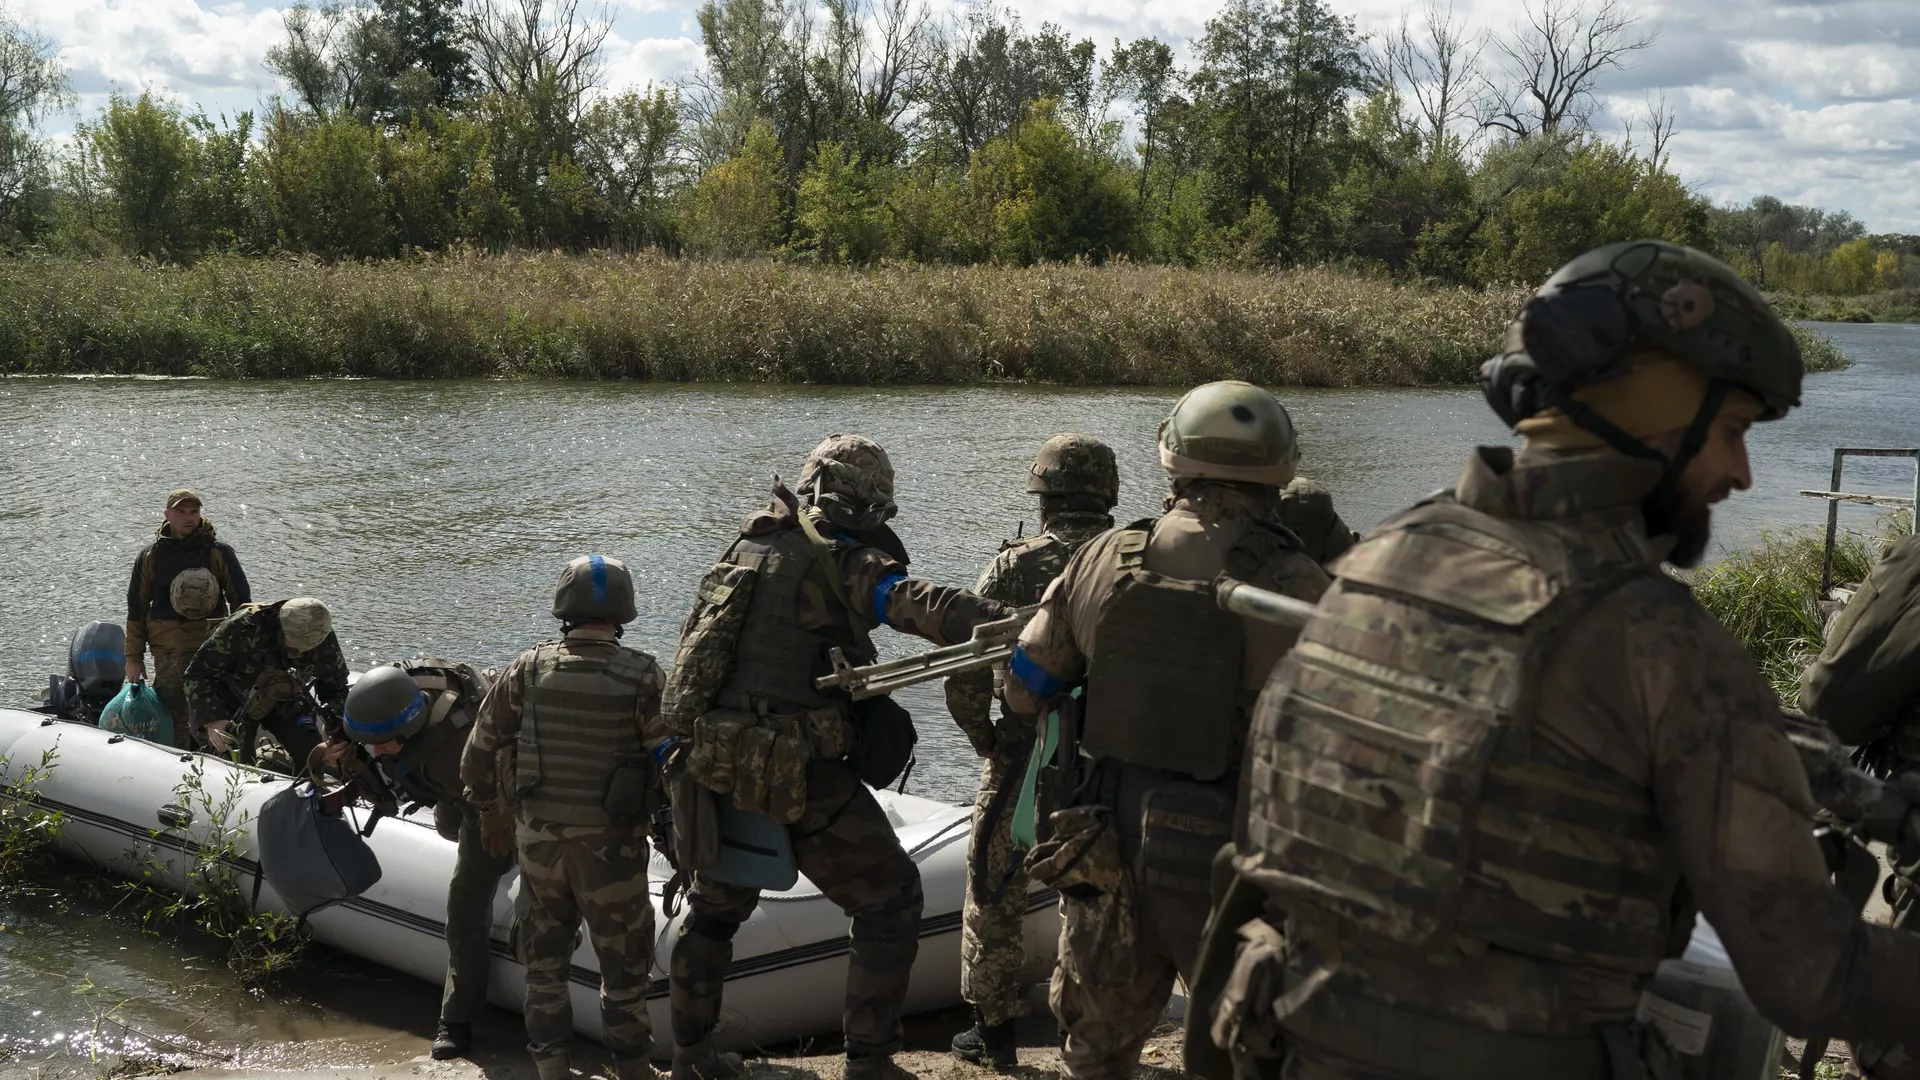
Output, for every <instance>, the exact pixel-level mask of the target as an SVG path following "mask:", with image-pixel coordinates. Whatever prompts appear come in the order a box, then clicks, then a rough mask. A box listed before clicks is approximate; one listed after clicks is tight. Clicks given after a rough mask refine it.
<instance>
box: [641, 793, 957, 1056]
mask: <svg viewBox="0 0 1920 1080" xmlns="http://www.w3.org/2000/svg"><path fill="white" fill-rule="evenodd" d="M788 832H789V834H790V835H791V836H792V838H793V853H794V858H795V860H796V861H797V862H798V863H799V864H800V872H801V873H802V874H805V875H806V876H807V880H808V881H811V882H812V883H813V885H814V887H815V888H818V889H819V890H820V891H821V892H822V893H824V894H826V897H827V899H829V900H832V901H833V902H834V903H835V904H838V905H839V906H840V909H841V910H842V911H845V912H846V913H847V914H848V915H849V916H851V917H852V919H853V931H852V935H851V942H850V944H849V946H848V950H849V952H848V957H847V988H846V1008H845V1017H844V1028H845V1033H846V1045H847V1050H848V1051H849V1052H853V1053H874V1054H892V1053H895V1052H897V1051H898V1050H899V1049H900V1046H901V1042H902V1032H901V1028H900V1006H901V1002H902V1001H903V1000H904V999H905V998H906V995H907V979H908V976H909V975H910V974H911V972H912V970H913V961H914V957H915V956H916V955H918V953H919V951H920V909H921V907H922V906H923V904H924V899H923V897H922V895H921V892H920V868H919V867H918V866H917V865H915V864H914V861H913V859H912V858H911V857H909V856H908V855H907V853H906V850H905V849H904V848H902V847H901V846H900V839H899V837H898V836H896V835H895V834H894V831H893V825H892V823H890V822H889V821H888V820H887V814H886V811H885V810H883V809H881V807H880V803H879V801H878V800H876V799H875V798H874V797H873V792H872V791H871V790H869V789H868V788H867V787H866V785H864V784H862V783H860V781H858V780H856V779H854V776H853V772H852V770H850V769H849V768H848V767H847V764H846V762H844V761H838V760H834V761H824V760H816V761H813V762H810V763H809V764H808V766H807V806H806V812H805V813H804V814H803V815H802V816H801V818H800V820H799V821H797V822H795V823H794V824H792V825H790V826H788ZM759 903H760V891H759V890H758V889H752V888H745V887H742V886H739V885H727V884H722V883H720V882H717V881H709V880H707V879H705V878H703V877H699V876H696V877H695V879H694V885H693V890H692V895H691V899H690V901H689V908H690V911H689V913H688V916H687V919H686V921H685V922H684V923H683V924H682V925H681V928H680V936H679V938H678V940H676V941H675V943H674V947H673V962H672V981H671V985H672V1000H673V1038H674V1041H675V1042H676V1043H678V1044H679V1045H681V1046H699V1045H701V1044H704V1043H705V1042H706V1041H707V1040H708V1038H709V1037H710V1036H711V1035H712V1033H713V1029H714V1027H715V1026H717V1025H718V1023H719V1021H720V1009H721V999H722V990H723V987H724V985H725V980H726V975H727V968H728V966H729V965H730V964H732V962H733V935H734V933H735V932H736V931H737V930H739V928H740V924H742V923H744V922H746V921H747V919H748V918H749V917H751V916H752V915H753V910H754V908H755V907H757V906H758V905H759Z"/></svg>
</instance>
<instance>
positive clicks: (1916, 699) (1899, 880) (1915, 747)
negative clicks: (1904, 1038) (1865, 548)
mask: <svg viewBox="0 0 1920 1080" xmlns="http://www.w3.org/2000/svg"><path fill="white" fill-rule="evenodd" d="M1916 605H1920V536H1909V537H1906V538H1904V539H1902V540H1900V541H1899V542H1898V543H1896V544H1894V545H1893V547H1892V548H1891V549H1890V550H1889V551H1888V552H1887V556H1886V558H1885V559H1883V560H1881V562H1880V563H1878V564H1877V565H1876V566H1874V568H1873V571H1872V573H1871V574H1869V575H1868V577H1867V580H1866V581H1865V582H1864V583H1863V584H1862V585H1861V586H1860V589H1859V591H1858V592H1856V593H1855V594H1854V596H1853V599H1852V600H1850V601H1848V603H1847V606H1846V608H1845V610H1843V611H1842V612H1841V613H1840V617H1839V618H1838V619H1837V620H1835V622H1834V624H1833V627H1832V629H1831V631H1830V632H1829V633H1828V634H1827V644H1826V648H1824V649H1823V650H1822V651H1821V653H1820V659H1819V662H1817V663H1815V664H1814V665H1813V666H1812V667H1811V668H1809V669H1807V673H1806V677H1805V679H1804V680H1803V682H1802V684H1801V687H1800V708H1801V709H1802V710H1803V711H1805V712H1806V713H1807V714H1808V715H1809V716H1814V717H1817V718H1819V719H1820V720H1823V721H1825V722H1826V724H1827V725H1828V727H1830V728H1831V729H1832V730H1833V733H1834V735H1835V736H1836V737H1837V738H1838V739H1839V740H1840V741H1841V742H1843V743H1846V744H1847V745H1849V746H1863V747H1864V746H1869V745H1871V746H1872V747H1873V751H1874V755H1873V756H1874V757H1875V758H1876V759H1877V764H1878V766H1879V768H1878V769H1877V770H1876V771H1878V772H1881V773H1882V774H1884V775H1886V776H1887V777H1888V778H1889V779H1896V780H1897V778H1898V777H1900V776H1901V775H1902V774H1906V773H1914V772H1920V711H1916V709H1917V708H1920V617H1917V615H1920V613H1917V612H1916ZM1887 854H1888V862H1890V863H1891V864H1892V865H1893V870H1894V875H1895V876H1894V877H1893V879H1892V880H1891V882H1890V884H1889V897H1890V899H1891V901H1892V902H1891V904H1890V905H1889V906H1890V908H1891V918H1890V920H1889V924H1890V925H1892V926H1895V927H1898V928H1901V929H1904V930H1908V931H1913V930H1915V929H1917V928H1920V916H1916V911H1920V903H1916V900H1920V848H1916V846H1915V845H1913V844H1912V843H1907V844H1894V845H1891V846H1890V847H1889V850H1888V853H1887ZM1853 1054H1854V1060H1855V1063H1856V1065H1857V1066H1858V1067H1860V1068H1862V1069H1864V1070H1865V1072H1866V1075H1869V1076H1872V1077H1875V1078H1876V1080H1906V1078H1909V1077H1920V1062H1916V1061H1915V1060H1914V1059H1913V1058H1912V1057H1911V1056H1910V1055H1909V1053H1908V1052H1907V1050H1905V1049H1903V1048H1901V1047H1889V1046H1884V1045H1880V1044H1873V1043H1868V1044H1856V1045H1855V1046H1854V1047H1853Z"/></svg>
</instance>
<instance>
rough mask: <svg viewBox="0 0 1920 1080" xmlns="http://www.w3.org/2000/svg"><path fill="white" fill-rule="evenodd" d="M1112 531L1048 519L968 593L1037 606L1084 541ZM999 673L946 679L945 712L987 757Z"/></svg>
mask: <svg viewBox="0 0 1920 1080" xmlns="http://www.w3.org/2000/svg"><path fill="white" fill-rule="evenodd" d="M1111 528H1113V518H1111V517H1109V516H1107V515H1106V514H1089V513H1066V514H1055V515H1054V516H1052V517H1050V518H1048V519H1047V520H1046V522H1045V525H1044V527H1043V528H1042V531H1041V532H1040V533H1039V535H1037V536H1033V537H1029V538H1027V539H1023V540H1008V541H1007V542H1006V543H1004V544H1002V545H1000V553H999V554H997V555H995V556H994V557H993V561H992V562H991V563H988V564H987V569H986V570H985V572H983V573H982V574H981V575H980V582H979V584H977V585H975V586H974V587H973V591H974V592H976V593H979V594H980V595H981V596H984V597H986V598H987V599H989V600H998V601H999V602H1001V603H1003V604H1006V605H1007V606H1008V607H1025V606H1027V605H1029V604H1037V603H1039V602H1040V595H1041V594H1042V593H1044V592H1046V590H1047V586H1048V585H1051V584H1052V583H1053V579H1054V578H1057V577H1059V576H1060V572H1061V571H1062V570H1065V569H1066V568H1067V561H1068V560H1070V559H1072V558H1073V553H1074V552H1076V551H1079V550H1080V548H1081V547H1082V546H1083V545H1085V544H1086V542H1087V541H1089V540H1091V539H1093V538H1094V537H1096V536H1099V535H1100V534H1101V533H1103V532H1106V531H1107V530H1108V529H1111ZM1003 671H1004V669H999V670H992V671H989V670H986V669H984V668H983V669H981V670H979V671H969V672H967V673H965V674H962V675H955V676H953V677H952V678H950V679H948V680H947V687H946V689H947V711H948V712H949V713H951V714H952V716H953V720H954V723H956V724H959V725H960V730H961V731H963V732H965V733H966V736H967V739H968V741H970V742H972V743H973V748H974V751H975V752H976V753H979V754H980V755H981V756H983V757H985V756H989V755H991V754H992V752H993V751H994V750H995V749H996V748H997V745H998V741H997V737H996V732H995V729H994V725H993V698H994V693H995V689H996V684H997V683H998V682H1000V681H1001V680H1002V679H1003V678H1004V674H1003Z"/></svg>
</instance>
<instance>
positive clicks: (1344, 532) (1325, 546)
mask: <svg viewBox="0 0 1920 1080" xmlns="http://www.w3.org/2000/svg"><path fill="white" fill-rule="evenodd" d="M1280 524H1282V525H1285V526H1286V527H1287V528H1289V529H1291V530H1292V531H1293V535H1295V536H1297V537H1299V538H1300V545H1301V546H1300V549H1301V550H1302V551H1304V552H1306V553H1307V557H1308V558H1311V559H1312V560H1313V561H1314V562H1317V563H1319V564H1320V565H1321V566H1325V565H1327V564H1328V563H1330V562H1332V561H1333V560H1335V559H1337V558H1339V557H1340V556H1342V555H1345V554H1346V553H1347V549H1348V548H1350V547H1352V546H1353V545H1354V542H1355V541H1357V540H1359V539H1360V534H1359V533H1356V532H1354V531H1353V530H1352V529H1351V528H1349V527H1348V526H1347V523H1346V522H1345V521H1342V520H1340V512H1339V511H1337V510H1335V509H1334V508H1333V492H1331V491H1328V490H1327V489H1326V488H1324V487H1321V486H1320V485H1319V484H1317V483H1314V482H1313V481H1312V480H1309V479H1307V478H1306V477H1304V476H1299V477H1295V478H1294V479H1293V481H1292V482H1291V483H1289V484H1288V485H1287V486H1286V487H1284V488H1282V489H1281V491H1280Z"/></svg>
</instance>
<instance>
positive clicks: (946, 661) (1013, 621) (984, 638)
mask: <svg viewBox="0 0 1920 1080" xmlns="http://www.w3.org/2000/svg"><path fill="white" fill-rule="evenodd" d="M1038 608H1039V605H1037V604H1036V605H1033V606H1031V607H1023V608H1017V609H1015V610H1014V613H1013V614H1011V615H1009V616H1007V617H1006V618H1004V619H996V620H994V621H993V622H988V623H981V624H980V625H978V626H976V627H974V628H973V636H972V637H970V638H968V639H967V640H965V641H963V642H961V643H959V644H958V645H943V646H941V647H940V648H938V649H929V650H927V651H926V652H921V653H914V654H913V655H912V656H903V657H901V658H900V659H898V660H887V661H885V662H882V663H878V664H864V665H861V666H860V667H854V666H853V665H852V664H849V663H847V656H846V653H844V652H842V651H841V650H839V649H835V650H833V654H832V656H833V674H831V675H822V676H820V677H819V678H817V679H815V680H813V686H814V689H816V690H844V691H846V692H847V694H849V695H850V696H851V697H852V698H853V700H855V701H865V700H866V699H868V698H871V697H879V696H880V695H882V694H891V693H893V692H894V691H895V690H898V689H900V688H901V687H903V686H912V685H914V684H915V683H923V682H930V681H932V680H934V679H944V678H946V677H947V676H949V675H958V674H960V673H961V672H965V671H978V670H980V669H981V668H986V667H992V666H993V665H995V664H998V663H1003V662H1004V661H1006V659H1007V658H1008V657H1010V656H1012V655H1013V647H1014V645H1015V644H1017V643H1018V642H1019V640H1020V631H1021V630H1022V629H1023V628H1025V626H1026V625H1027V620H1029V619H1031V618H1033V613H1034V612H1035V611H1036V610H1038Z"/></svg>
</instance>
